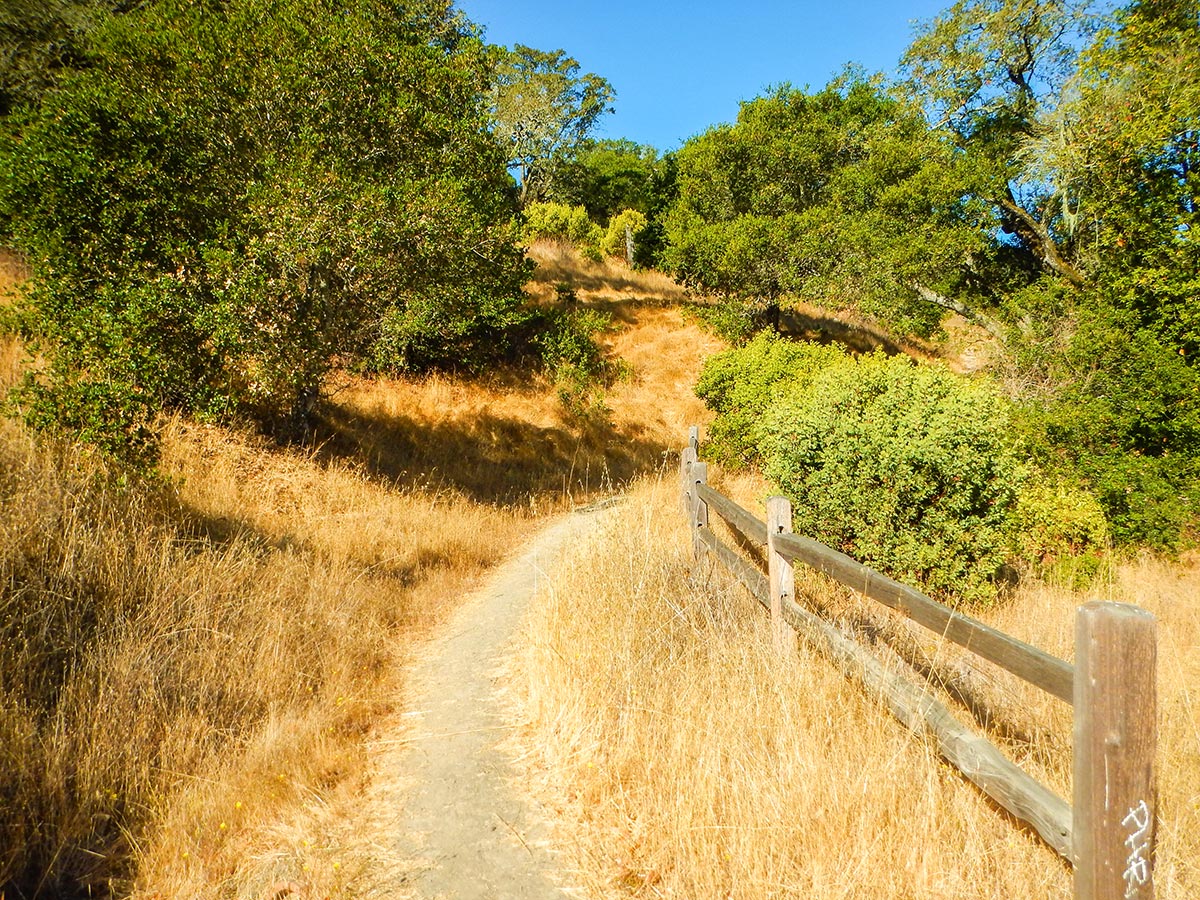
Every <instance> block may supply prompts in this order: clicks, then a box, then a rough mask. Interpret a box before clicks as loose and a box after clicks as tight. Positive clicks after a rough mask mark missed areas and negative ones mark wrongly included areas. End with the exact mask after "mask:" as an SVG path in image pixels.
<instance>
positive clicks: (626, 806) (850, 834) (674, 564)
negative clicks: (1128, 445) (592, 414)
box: [516, 478, 1200, 900]
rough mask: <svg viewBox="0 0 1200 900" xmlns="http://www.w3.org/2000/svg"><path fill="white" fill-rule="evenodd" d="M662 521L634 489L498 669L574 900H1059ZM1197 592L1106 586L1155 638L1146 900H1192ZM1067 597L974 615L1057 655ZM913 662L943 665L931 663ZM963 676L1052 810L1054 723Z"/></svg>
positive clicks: (1045, 877)
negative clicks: (1153, 843)
mask: <svg viewBox="0 0 1200 900" xmlns="http://www.w3.org/2000/svg"><path fill="white" fill-rule="evenodd" d="M731 481H733V480H731ZM733 486H734V488H737V487H738V485H737V484H734V485H733ZM741 487H742V488H743V489H749V484H748V483H743V484H741ZM677 510H678V501H677V496H676V486H675V481H674V479H670V478H668V479H667V480H666V481H665V483H654V482H648V483H645V484H642V485H641V486H639V487H638V488H637V489H636V490H634V491H633V492H632V493H631V499H630V503H629V505H628V508H627V509H626V510H624V511H623V512H622V513H621V514H620V515H619V516H618V517H616V519H615V521H614V523H613V525H612V527H611V528H610V529H609V530H608V531H607V532H605V533H604V534H602V535H599V536H598V537H597V538H596V540H594V541H593V542H591V543H590V544H588V545H587V546H584V547H580V548H579V549H578V550H577V552H576V555H575V557H574V558H573V559H572V560H569V561H568V562H567V563H566V564H565V565H564V566H563V568H562V570H561V573H560V574H559V576H558V577H557V578H556V579H555V580H554V581H553V583H552V585H551V586H550V587H549V588H548V590H547V591H546V593H545V595H544V596H543V598H542V601H541V603H539V604H538V605H537V606H536V607H535V609H534V612H533V614H532V615H531V618H530V620H529V623H528V631H529V645H528V649H527V651H526V652H525V653H524V654H523V655H522V657H521V658H520V659H519V660H518V662H517V666H518V669H519V672H520V677H519V678H518V679H517V683H518V684H519V685H520V694H521V696H520V702H519V705H518V709H517V710H516V715H518V716H521V717H528V719H529V720H531V721H532V722H533V724H532V725H531V726H530V729H529V731H528V732H527V733H526V735H525V743H526V745H527V747H526V749H527V751H528V752H529V753H530V755H531V759H532V760H534V762H533V763H531V768H532V774H533V775H534V776H538V777H537V778H536V779H535V780H539V781H540V783H541V791H540V792H541V794H542V797H543V799H544V800H545V802H546V803H547V805H548V806H549V807H550V808H551V809H553V810H555V811H556V814H557V817H558V818H559V820H560V833H561V836H562V840H563V842H564V843H567V844H569V845H571V846H573V847H574V849H575V851H576V854H575V855H576V862H577V866H578V868H579V870H580V874H579V878H580V880H582V881H584V882H586V883H587V884H588V887H589V893H590V895H591V896H595V897H620V896H644V897H667V896H674V897H696V898H701V897H703V898H709V897H711V898H727V897H728V898H760V897H805V898H819V900H826V898H851V897H853V898H897V900H899V898H906V900H910V898H947V900H949V898H955V900H958V898H1009V897H1039V898H1040V897H1063V898H1065V897H1069V896H1070V895H1071V876H1070V871H1069V869H1068V867H1067V866H1066V865H1065V864H1063V863H1062V861H1061V860H1060V859H1059V858H1058V857H1057V856H1056V854H1054V853H1053V851H1051V850H1049V849H1048V848H1046V847H1045V846H1043V845H1042V844H1041V843H1040V842H1039V841H1038V840H1037V839H1036V838H1035V837H1032V836H1031V835H1030V834H1029V833H1027V832H1026V831H1024V830H1022V829H1020V828H1017V827H1015V826H1014V823H1013V822H1012V821H1011V820H1009V819H1008V818H1007V817H1006V816H1005V815H1004V814H1003V813H1001V812H999V811H998V810H997V809H996V808H995V807H994V806H993V805H992V804H990V803H989V802H988V801H987V800H986V799H985V798H984V797H983V795H981V794H980V793H979V792H978V791H977V790H976V789H975V788H974V787H972V786H971V785H970V784H969V783H967V782H966V781H965V780H964V779H963V778H961V777H960V776H959V775H958V774H957V773H956V772H955V771H954V770H953V769H951V768H950V767H949V766H947V765H946V764H944V763H943V762H941V761H940V760H939V759H938V757H937V755H936V753H935V752H934V751H933V750H932V749H931V746H930V744H929V743H928V742H927V741H925V740H923V739H920V738H916V737H914V736H912V735H911V734H909V733H908V732H906V730H905V729H904V728H903V727H902V726H900V725H899V724H898V723H896V722H895V721H894V720H893V719H892V718H891V717H890V716H888V715H887V713H886V712H885V711H884V710H883V709H882V708H881V707H880V706H878V705H877V704H875V703H873V702H871V701H869V700H867V699H865V698H864V695H863V694H862V693H861V692H860V691H859V690H858V689H857V688H856V687H854V686H853V685H852V684H850V683H849V682H847V681H846V680H845V679H844V678H843V677H842V676H841V675H840V674H838V672H837V670H836V669H835V668H834V667H833V666H831V665H830V664H829V663H827V662H826V661H825V659H824V658H823V657H821V656H820V655H818V654H816V653H815V652H813V651H810V650H809V649H807V648H806V647H803V646H801V647H800V649H799V651H798V653H796V654H794V655H788V656H787V657H786V658H779V657H777V656H776V655H775V654H774V653H773V652H772V650H771V640H770V637H769V631H768V623H767V621H766V617H765V616H764V614H763V613H762V611H761V609H760V607H759V606H758V604H757V603H756V602H754V601H753V600H751V599H750V598H748V597H747V596H746V595H745V593H744V592H743V591H742V590H741V589H740V588H738V587H734V586H731V585H730V584H729V581H728V579H727V578H726V576H725V575H724V573H722V572H720V571H715V572H714V571H713V570H712V568H711V567H710V566H707V565H705V566H702V567H701V568H700V569H699V570H697V571H695V572H694V571H693V569H692V564H691V552H690V546H687V545H686V544H685V539H686V532H685V529H684V528H683V526H682V524H681V521H680V520H681V516H680V514H679V513H678V511H677ZM799 589H800V590H801V591H803V592H805V593H807V594H808V595H809V597H810V599H811V600H815V601H816V602H818V603H820V604H823V605H828V606H830V607H831V608H832V610H833V611H834V612H835V614H838V615H840V616H842V618H843V621H845V622H846V623H847V625H848V626H849V625H850V623H851V622H852V620H853V618H854V616H853V615H852V604H853V600H852V598H846V597H844V596H840V595H839V592H837V591H831V590H829V589H827V588H825V587H823V586H821V585H819V584H817V583H816V582H815V580H811V579H801V584H800V585H799ZM1198 591H1200V567H1197V566H1196V565H1195V564H1194V561H1193V564H1192V565H1189V566H1184V567H1178V566H1171V565H1167V564H1164V563H1161V562H1157V561H1153V560H1145V561H1139V562H1135V563H1131V564H1127V565H1124V566H1122V567H1120V569H1119V572H1118V579H1117V581H1116V583H1115V584H1114V586H1113V587H1112V589H1111V593H1112V595H1113V596H1118V597H1122V598H1124V599H1129V600H1133V601H1136V602H1139V603H1142V604H1143V605H1145V606H1147V607H1148V608H1150V609H1152V610H1153V611H1154V612H1155V613H1156V614H1157V615H1158V616H1159V617H1160V621H1161V637H1160V690H1161V700H1160V735H1161V737H1160V740H1161V756H1160V759H1161V764H1160V772H1161V775H1160V781H1159V785H1160V791H1161V801H1160V812H1161V815H1162V828H1161V831H1160V845H1159V857H1158V874H1157V883H1158V886H1159V896H1161V897H1164V898H1169V900H1184V898H1191V897H1194V896H1197V895H1200V788H1198V787H1197V785H1200V704H1198V703H1197V698H1196V697H1195V696H1194V691H1195V685H1196V684H1197V683H1200V650H1198V649H1197V648H1200V610H1198V607H1197V602H1196V597H1197V594H1198ZM1080 599H1081V598H1080V597H1078V596H1076V595H1072V594H1071V593H1069V592H1067V591H1064V590H1059V589H1054V588H1051V587H1045V586H1041V587H1036V588H1032V589H1028V590H1025V591H1023V592H1022V593H1021V594H1020V596H1018V597H1017V598H1015V599H1014V601H1013V602H1012V603H1010V604H1009V605H1007V606H1006V607H1004V608H1003V609H1002V610H1000V611H998V612H997V613H996V614H995V615H994V616H992V617H991V618H992V620H993V621H994V622H995V624H997V625H998V626H999V627H1001V628H1004V629H1006V630H1008V631H1010V632H1013V633H1016V634H1019V635H1021V636H1022V637H1025V638H1027V639H1030V640H1032V641H1034V642H1035V643H1038V644H1040V645H1042V646H1046V647H1048V648H1049V649H1051V650H1055V651H1057V652H1060V653H1066V654H1067V655H1068V658H1069V652H1070V648H1069V644H1070V629H1071V622H1072V620H1073V614H1074V607H1075V604H1076V603H1077V602H1078V601H1079V600H1080ZM902 636H903V635H902ZM924 650H925V651H926V652H931V653H932V654H933V655H935V656H937V657H938V658H937V659H936V660H935V663H936V664H937V665H938V666H940V667H942V668H943V669H946V668H948V669H951V670H953V669H954V667H955V662H954V660H953V658H951V656H950V655H948V654H947V653H946V652H944V651H945V648H938V647H936V646H934V647H932V648H930V647H925V648H924ZM980 665H984V664H980ZM964 677H965V678H966V681H967V683H968V684H971V685H973V686H975V687H978V688H979V689H980V690H981V691H982V692H983V693H985V694H987V695H988V699H989V700H990V701H991V702H993V703H994V704H995V705H996V706H997V707H998V708H999V713H998V714H997V715H996V716H995V717H994V719H993V721H992V723H991V725H990V733H991V735H992V737H993V739H995V740H996V741H997V742H998V743H1000V744H1001V745H1002V746H1004V747H1005V748H1006V750H1007V751H1008V752H1009V753H1010V754H1011V755H1012V756H1013V757H1014V758H1015V759H1017V761H1019V762H1021V763H1022V764H1023V765H1026V766H1027V767H1028V768H1029V769H1030V770H1031V771H1032V772H1033V773H1034V774H1035V775H1037V776H1038V777H1039V778H1042V779H1044V780H1046V781H1047V782H1049V783H1050V784H1051V785H1053V786H1054V787H1055V788H1056V789H1058V790H1059V791H1062V792H1064V793H1066V795H1067V796H1069V779H1070V776H1069V760H1070V714H1069V711H1068V710H1066V709H1064V708H1063V706H1064V705H1063V704H1060V703H1057V701H1053V700H1050V699H1046V700H1038V701H1036V703H1032V704H1030V705H1029V707H1028V708H1026V701H1027V700H1028V699H1029V698H1027V697H1026V695H1025V694H1023V693H1021V692H1020V691H1019V690H1018V689H1017V688H1016V687H1015V686H1014V685H1009V684H1005V683H1004V682H1003V680H1002V679H999V678H995V677H992V676H990V675H982V674H980V673H979V672H977V671H976V670H975V669H974V668H971V669H969V670H965V676H964ZM960 715H961V716H962V717H963V718H964V720H968V721H969V720H970V714H969V712H968V711H967V710H966V709H962V710H960ZM1035 719H1042V720H1044V721H1042V722H1041V723H1040V724H1037V725H1036V726H1035V725H1034V724H1033V720H1035Z"/></svg>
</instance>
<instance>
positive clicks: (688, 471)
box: [679, 446, 696, 518]
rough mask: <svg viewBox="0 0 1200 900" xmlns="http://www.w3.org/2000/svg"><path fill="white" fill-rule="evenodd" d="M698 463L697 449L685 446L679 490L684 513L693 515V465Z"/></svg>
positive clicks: (681, 454) (681, 461) (680, 457)
mask: <svg viewBox="0 0 1200 900" xmlns="http://www.w3.org/2000/svg"><path fill="white" fill-rule="evenodd" d="M695 464H696V449H695V448H694V447H692V446H687V447H684V448H683V451H682V452H681V453H680V454H679V492H680V495H681V502H682V503H683V514H684V515H685V516H687V517H688V518H691V516H692V494H694V493H695V491H693V490H692V466H694V465H695Z"/></svg>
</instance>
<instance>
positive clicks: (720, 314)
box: [687, 297, 767, 347]
mask: <svg viewBox="0 0 1200 900" xmlns="http://www.w3.org/2000/svg"><path fill="white" fill-rule="evenodd" d="M687 312H688V313H689V314H690V315H691V316H692V317H693V318H695V319H696V320H697V321H698V322H699V323H700V324H701V325H704V326H706V327H707V328H709V329H710V330H711V331H712V332H713V333H714V334H716V335H717V336H718V337H720V338H723V339H724V340H725V341H727V342H728V343H730V344H732V345H733V346H735V347H737V346H740V345H742V344H744V343H746V342H747V341H748V340H750V339H751V338H752V337H754V335H756V334H758V333H759V332H760V331H762V330H763V329H764V328H765V327H767V323H766V321H765V320H764V319H763V317H762V316H761V315H759V314H758V311H757V310H755V309H754V308H753V307H752V306H751V305H750V304H748V303H744V302H742V301H741V300H737V299H735V298H732V297H718V298H717V299H716V301H715V302H713V303H697V304H695V305H693V306H690V307H688V310H687Z"/></svg>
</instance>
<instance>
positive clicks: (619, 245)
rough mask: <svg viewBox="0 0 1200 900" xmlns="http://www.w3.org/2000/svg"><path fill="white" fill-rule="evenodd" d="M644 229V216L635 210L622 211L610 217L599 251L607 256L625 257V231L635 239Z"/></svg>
mask: <svg viewBox="0 0 1200 900" xmlns="http://www.w3.org/2000/svg"><path fill="white" fill-rule="evenodd" d="M645 227H646V216H645V214H644V213H640V212H638V211H637V210H636V209H623V210H621V211H620V212H619V213H617V214H616V215H615V216H613V217H612V219H611V221H609V223H608V229H607V230H606V231H605V232H604V237H603V238H602V239H601V241H600V250H601V251H602V252H604V253H607V254H608V255H609V256H624V255H625V231H626V229H628V230H629V232H630V234H632V235H633V237H634V238H635V239H636V237H637V234H638V232H640V231H641V230H642V229H643V228H645Z"/></svg>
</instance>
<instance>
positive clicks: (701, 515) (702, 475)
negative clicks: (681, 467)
mask: <svg viewBox="0 0 1200 900" xmlns="http://www.w3.org/2000/svg"><path fill="white" fill-rule="evenodd" d="M700 484H708V465H707V464H706V463H702V462H698V463H692V485H693V487H692V554H693V555H694V556H695V557H696V559H699V558H700V554H701V552H702V551H703V550H704V545H703V544H702V543H700V529H701V528H707V527H708V504H707V503H705V502H704V501H703V500H701V499H700V493H699V491H697V490H696V489H695V486H696V485H700Z"/></svg>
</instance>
